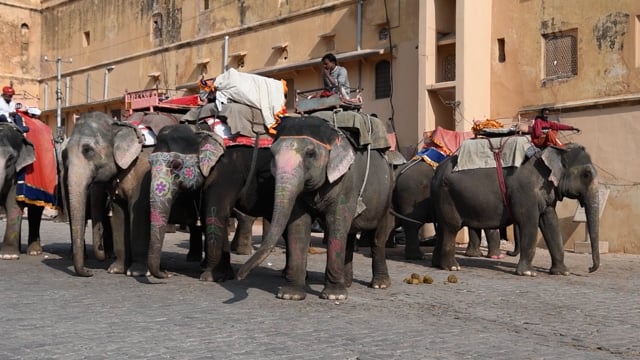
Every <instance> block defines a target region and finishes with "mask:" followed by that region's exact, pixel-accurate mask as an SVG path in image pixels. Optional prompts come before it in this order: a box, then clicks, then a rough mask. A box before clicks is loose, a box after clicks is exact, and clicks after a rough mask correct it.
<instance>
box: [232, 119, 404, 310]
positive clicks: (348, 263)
mask: <svg viewBox="0 0 640 360" xmlns="http://www.w3.org/2000/svg"><path fill="white" fill-rule="evenodd" d="M276 130H277V134H276V137H275V140H274V143H273V145H272V147H271V151H272V152H273V156H274V160H273V173H274V176H275V181H276V185H275V205H274V208H273V215H272V221H271V228H270V230H269V232H268V233H267V235H266V236H265V237H264V240H263V243H262V246H261V247H260V248H259V249H258V250H257V251H256V253H254V255H253V256H252V257H251V258H250V259H249V260H248V261H247V262H246V263H245V264H244V265H243V266H242V268H241V269H240V270H239V272H238V278H239V279H242V278H244V277H246V276H247V275H248V273H249V272H250V271H251V270H252V269H253V268H255V267H256V266H258V264H260V263H261V262H262V261H263V260H264V259H265V258H266V257H267V256H268V254H269V252H270V251H271V249H272V248H273V247H274V246H275V244H276V241H277V240H278V238H280V236H281V235H282V234H283V232H284V230H285V227H288V232H287V234H288V236H287V267H286V269H285V272H286V275H285V277H286V281H287V285H286V286H283V287H281V288H280V290H279V291H278V294H277V296H278V297H279V298H281V299H290V300H302V299H304V298H305V296H306V294H305V292H304V289H303V288H304V285H305V278H306V263H307V262H306V256H307V251H308V248H309V242H310V232H311V220H312V217H315V216H319V217H320V218H321V219H322V220H323V221H322V222H323V223H324V224H325V233H327V234H328V237H327V239H328V240H327V241H328V245H327V265H326V270H325V287H324V289H323V290H322V292H321V294H320V297H321V298H324V299H335V300H340V299H346V298H347V287H348V286H350V285H351V282H352V278H353V269H352V257H353V246H354V241H355V236H354V235H355V233H356V232H358V231H367V230H374V229H376V236H375V243H374V244H373V246H372V248H371V249H372V261H373V264H372V268H373V279H372V281H371V286H372V287H374V288H386V287H388V286H389V285H390V279H389V274H388V270H387V265H386V259H385V243H386V240H387V237H388V235H389V233H390V232H391V230H392V228H393V221H394V220H393V217H392V215H391V214H390V213H389V207H390V203H391V191H392V189H393V170H392V167H391V165H390V164H389V163H388V162H387V160H386V159H385V157H384V153H383V152H382V151H378V150H371V151H367V149H366V148H364V149H363V148H357V149H356V148H354V146H353V145H352V144H351V142H350V141H351V140H350V139H349V138H348V137H347V135H346V134H345V132H344V131H342V130H340V129H338V128H336V127H334V126H333V125H332V123H330V122H328V121H326V120H325V119H323V118H319V117H316V116H304V117H298V118H296V117H290V118H284V119H282V121H281V123H280V125H278V127H277V128H276ZM363 184H366V185H364V186H363ZM363 208H364V209H363ZM360 210H361V212H360ZM350 234H351V235H353V236H350V237H351V238H352V239H353V240H352V241H347V237H348V235H350Z"/></svg>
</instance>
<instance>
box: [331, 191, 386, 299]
mask: <svg viewBox="0 0 640 360" xmlns="http://www.w3.org/2000/svg"><path fill="white" fill-rule="evenodd" d="M353 205H354V206H355V204H353ZM354 213H355V208H352V207H351V206H348V204H343V205H340V206H338V209H336V210H335V211H333V212H332V213H330V214H329V215H328V216H327V217H326V221H325V225H326V229H325V231H326V232H327V233H328V238H327V241H328V243H327V266H326V270H325V286H324V289H323V290H322V291H321V292H320V297H321V298H322V299H328V300H346V299H347V287H346V286H345V282H344V279H345V278H344V271H345V266H344V264H345V255H346V250H347V249H346V248H347V235H348V232H349V228H350V227H351V222H352V221H353V214H354ZM384 241H385V242H386V236H385V238H384ZM382 248H383V249H384V242H383V243H382Z"/></svg>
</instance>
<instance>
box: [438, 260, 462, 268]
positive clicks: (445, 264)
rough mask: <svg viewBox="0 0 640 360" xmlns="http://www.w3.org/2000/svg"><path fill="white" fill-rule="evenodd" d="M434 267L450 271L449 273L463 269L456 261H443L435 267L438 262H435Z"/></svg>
mask: <svg viewBox="0 0 640 360" xmlns="http://www.w3.org/2000/svg"><path fill="white" fill-rule="evenodd" d="M433 264H434V265H433V266H436V267H439V268H441V269H443V270H449V271H460V269H461V267H460V264H458V262H457V261H456V260H455V259H454V260H451V261H449V260H442V261H439V262H438V265H435V264H436V262H435V261H434V262H433Z"/></svg>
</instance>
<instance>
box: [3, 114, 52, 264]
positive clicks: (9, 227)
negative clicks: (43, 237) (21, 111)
mask: <svg viewBox="0 0 640 360" xmlns="http://www.w3.org/2000/svg"><path fill="white" fill-rule="evenodd" d="M35 159H36V158H35V152H34V147H33V144H32V143H31V142H30V141H28V140H27V139H26V138H25V137H24V134H23V132H22V131H21V130H19V129H18V127H17V126H15V125H14V124H12V123H0V169H1V173H0V204H1V206H2V208H3V210H4V211H5V214H6V217H7V224H6V227H5V233H4V239H3V242H2V244H1V245H0V258H1V259H5V260H13V259H18V258H19V257H20V240H21V239H20V238H21V229H22V214H23V209H24V208H25V207H27V208H28V220H29V237H28V245H27V253H28V254H29V255H39V254H41V253H42V247H41V244H40V221H41V218H42V212H43V210H44V208H43V207H42V206H36V205H31V204H25V203H24V202H22V201H18V200H17V192H16V182H17V178H18V173H19V172H20V171H21V170H24V169H25V168H26V167H27V166H29V165H31V164H32V163H33V162H34V161H35Z"/></svg>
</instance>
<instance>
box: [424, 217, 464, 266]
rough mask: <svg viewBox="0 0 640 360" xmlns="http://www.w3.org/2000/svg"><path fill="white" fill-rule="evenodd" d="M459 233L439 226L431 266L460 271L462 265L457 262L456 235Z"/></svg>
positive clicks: (453, 229) (444, 226)
mask: <svg viewBox="0 0 640 360" xmlns="http://www.w3.org/2000/svg"><path fill="white" fill-rule="evenodd" d="M458 231H459V228H458V229H455V228H450V227H448V226H446V225H439V226H438V230H437V231H436V236H437V240H436V246H435V247H434V249H433V256H432V258H431V265H432V266H434V267H439V268H441V269H445V270H450V271H458V270H460V264H458V261H457V260H456V256H455V255H456V233H457V232H458Z"/></svg>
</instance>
